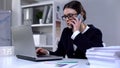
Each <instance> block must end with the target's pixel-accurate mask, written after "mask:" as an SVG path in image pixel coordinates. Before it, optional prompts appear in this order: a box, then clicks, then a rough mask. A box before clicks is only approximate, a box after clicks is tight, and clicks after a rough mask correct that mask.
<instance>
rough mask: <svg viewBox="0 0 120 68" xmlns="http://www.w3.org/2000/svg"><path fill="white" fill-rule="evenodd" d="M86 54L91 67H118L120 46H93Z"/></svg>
mask: <svg viewBox="0 0 120 68" xmlns="http://www.w3.org/2000/svg"><path fill="white" fill-rule="evenodd" d="M86 56H87V58H88V61H89V63H90V66H91V68H96V66H97V68H117V66H118V65H117V61H118V60H120V46H109V47H93V48H90V49H88V50H87V52H86Z"/></svg>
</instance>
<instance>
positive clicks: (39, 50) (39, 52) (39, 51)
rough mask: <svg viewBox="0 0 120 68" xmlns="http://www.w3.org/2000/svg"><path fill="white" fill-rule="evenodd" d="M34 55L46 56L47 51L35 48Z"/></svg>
mask: <svg viewBox="0 0 120 68" xmlns="http://www.w3.org/2000/svg"><path fill="white" fill-rule="evenodd" d="M36 53H37V55H47V54H48V50H46V49H43V48H37V49H36Z"/></svg>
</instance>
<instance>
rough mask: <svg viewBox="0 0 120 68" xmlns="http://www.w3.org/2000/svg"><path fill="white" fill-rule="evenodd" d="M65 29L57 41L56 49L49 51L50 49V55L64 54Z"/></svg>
mask: <svg viewBox="0 0 120 68" xmlns="http://www.w3.org/2000/svg"><path fill="white" fill-rule="evenodd" d="M65 36H66V29H64V30H63V32H62V34H61V38H60V41H59V43H58V47H57V50H56V51H55V52H51V51H50V54H51V55H57V56H63V57H64V56H65V46H64V45H65V44H66V43H64V41H65V40H66V37H65Z"/></svg>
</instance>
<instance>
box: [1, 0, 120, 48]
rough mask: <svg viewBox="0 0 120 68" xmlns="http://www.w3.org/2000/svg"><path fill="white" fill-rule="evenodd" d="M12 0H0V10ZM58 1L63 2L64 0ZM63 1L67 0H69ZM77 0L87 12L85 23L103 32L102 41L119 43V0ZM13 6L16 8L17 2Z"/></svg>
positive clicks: (8, 6) (9, 4)
mask: <svg viewBox="0 0 120 68" xmlns="http://www.w3.org/2000/svg"><path fill="white" fill-rule="evenodd" d="M12 1H15V0H0V10H11V9H12ZM27 1H28V3H32V2H34V1H33V0H22V2H27ZM36 1H40V0H36ZM60 1H61V2H64V0H60ZM65 1H66V2H68V1H70V0H65ZM79 1H81V2H82V4H83V6H84V8H85V9H86V12H87V20H86V22H85V23H88V24H94V25H95V26H96V27H98V28H99V29H101V31H102V33H103V41H104V43H105V44H106V45H107V46H109V45H120V42H119V40H120V35H119V34H120V30H119V29H120V27H119V25H120V19H119V18H120V13H119V12H120V8H119V6H120V4H119V3H120V0H79ZM64 3H65V2H64ZM15 7H16V8H17V4H16V6H15ZM64 26H65V25H64ZM64 26H63V27H64Z"/></svg>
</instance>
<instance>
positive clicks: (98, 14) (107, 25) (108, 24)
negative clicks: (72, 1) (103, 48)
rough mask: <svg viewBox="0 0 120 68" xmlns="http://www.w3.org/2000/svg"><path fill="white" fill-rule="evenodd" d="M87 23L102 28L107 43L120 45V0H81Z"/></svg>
mask: <svg viewBox="0 0 120 68" xmlns="http://www.w3.org/2000/svg"><path fill="white" fill-rule="evenodd" d="M81 2H82V4H83V5H84V7H85V9H86V12H87V20H86V23H89V24H94V25H95V26H96V27H98V28H99V29H101V31H102V33H103V41H104V43H106V45H120V30H119V29H120V7H119V6H120V0H81Z"/></svg>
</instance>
